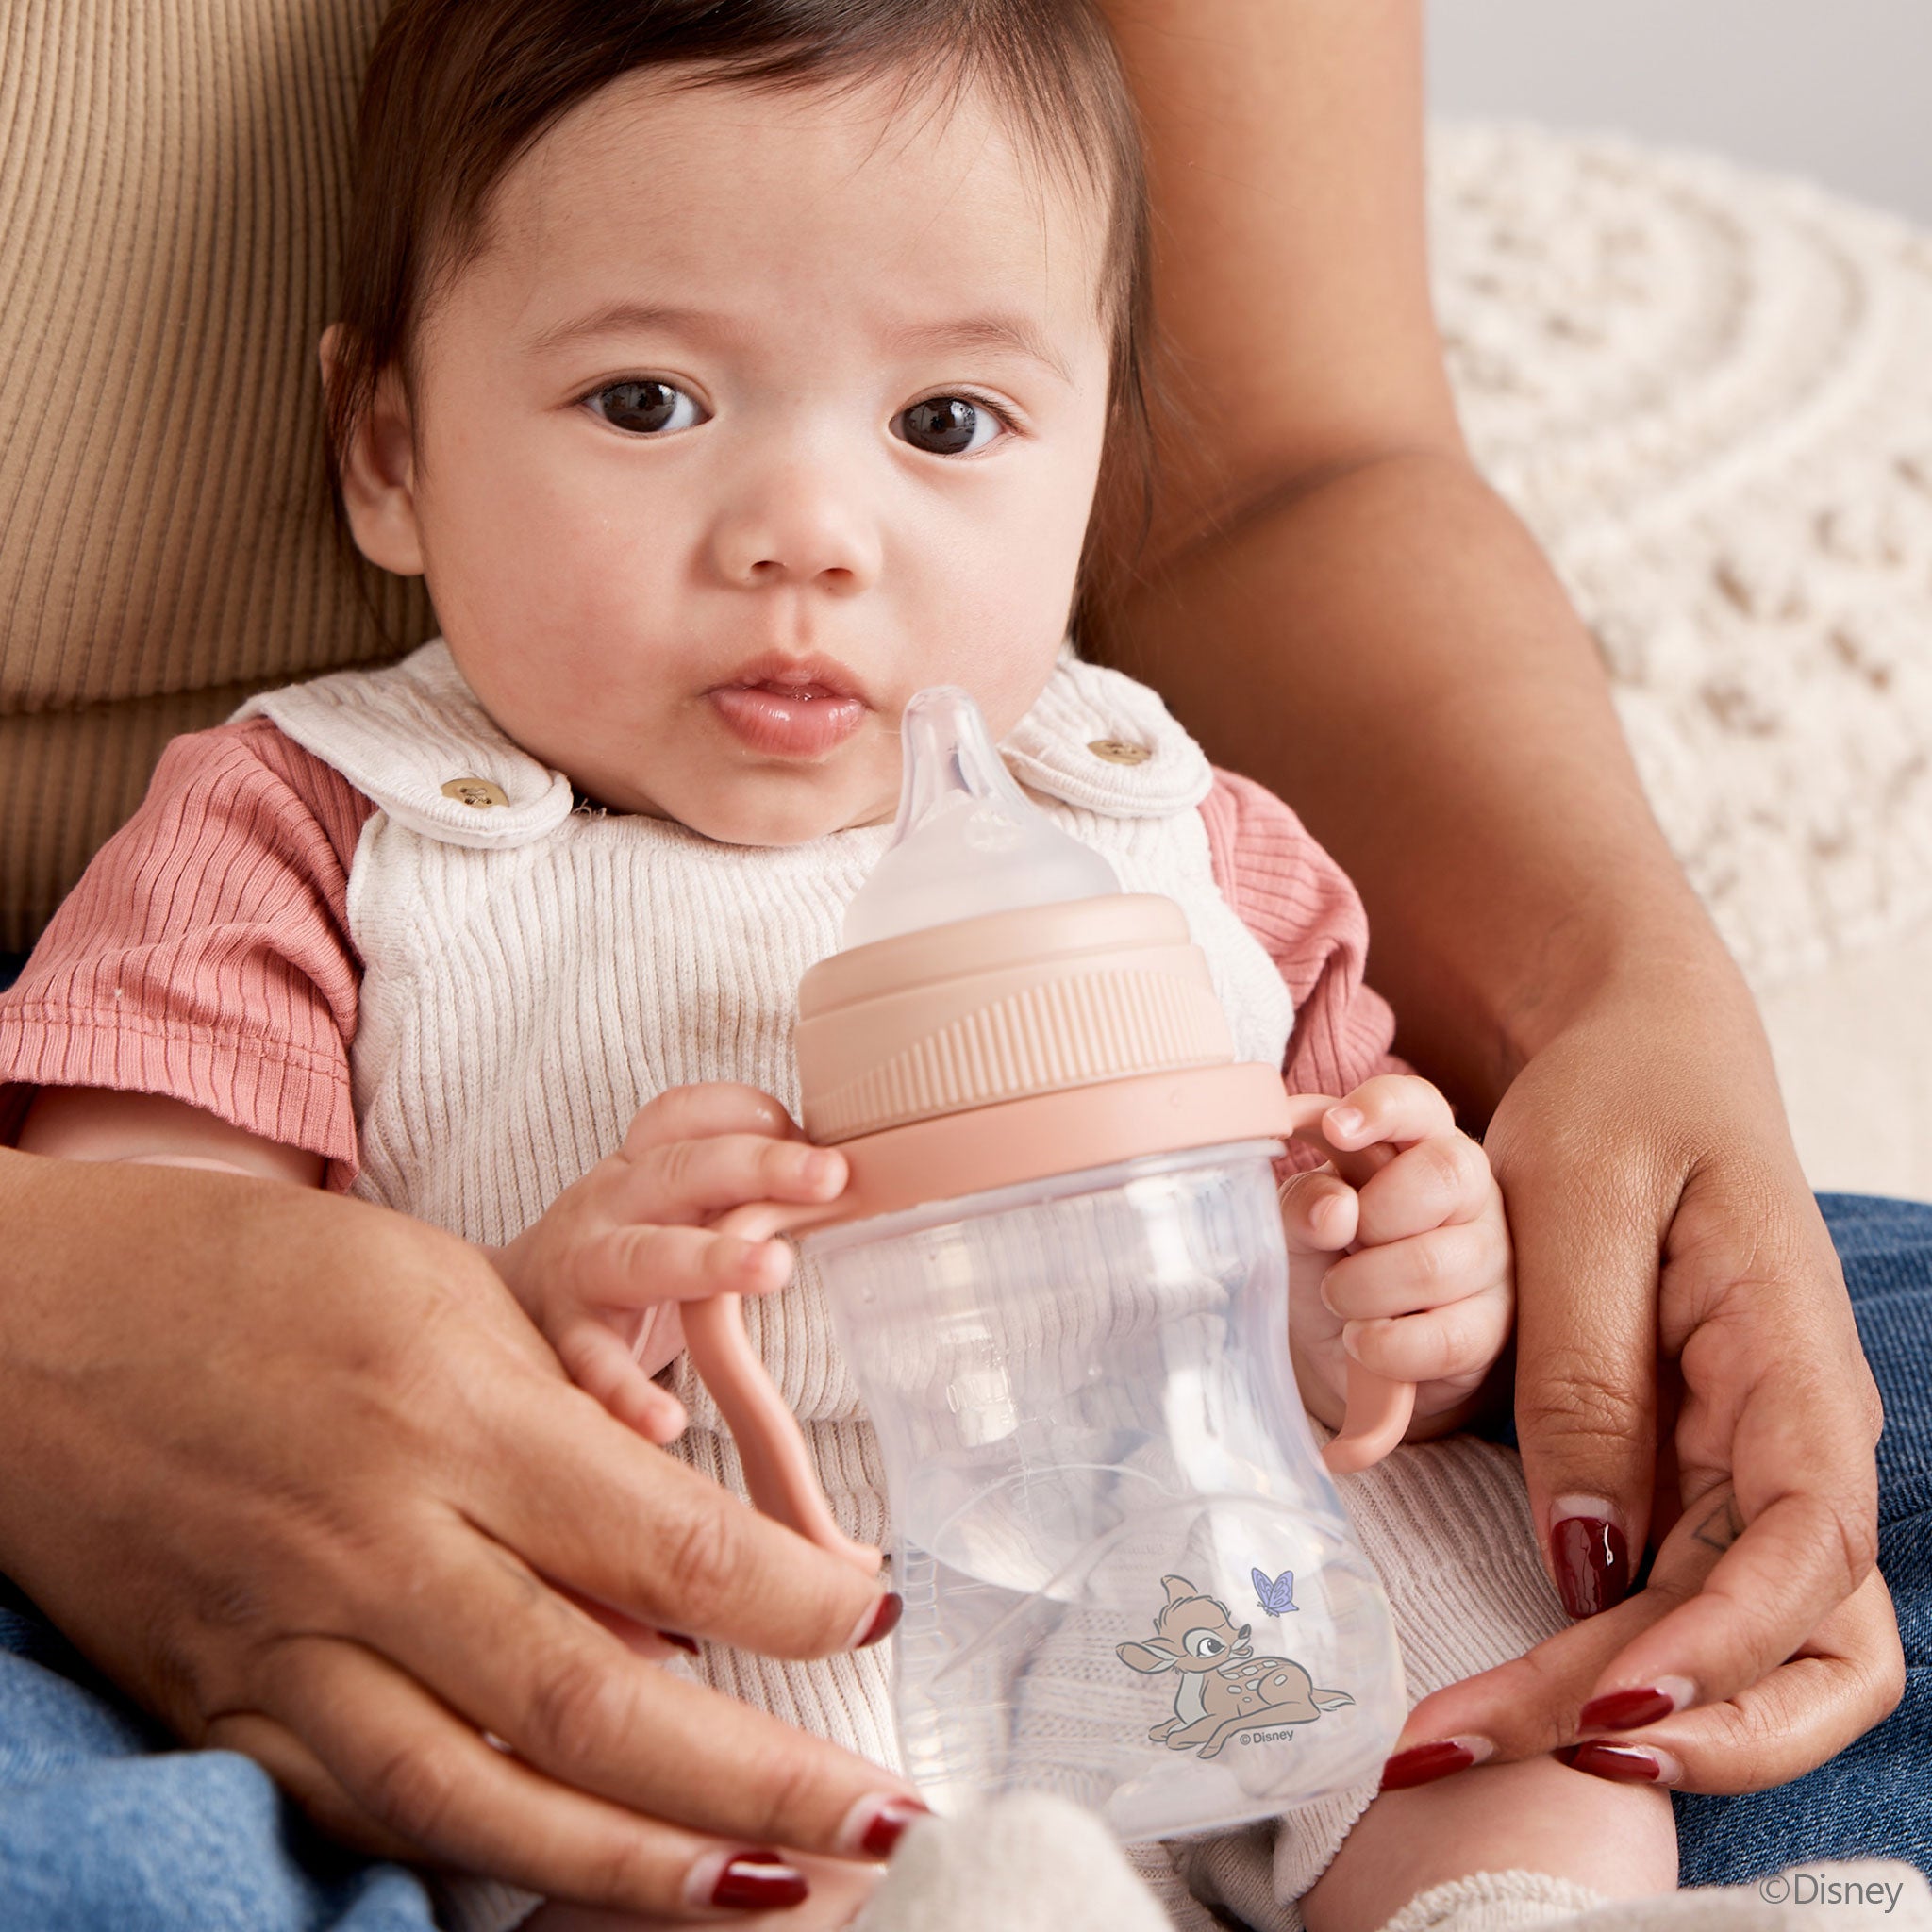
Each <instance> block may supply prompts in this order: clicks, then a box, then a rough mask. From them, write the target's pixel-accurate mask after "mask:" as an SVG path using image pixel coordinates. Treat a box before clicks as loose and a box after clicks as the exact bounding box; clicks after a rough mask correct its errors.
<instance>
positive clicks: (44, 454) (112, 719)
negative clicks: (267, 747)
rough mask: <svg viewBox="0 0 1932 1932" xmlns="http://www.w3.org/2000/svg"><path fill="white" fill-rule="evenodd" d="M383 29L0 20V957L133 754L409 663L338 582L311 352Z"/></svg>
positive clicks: (307, 22) (95, 18) (209, 10)
mask: <svg viewBox="0 0 1932 1932" xmlns="http://www.w3.org/2000/svg"><path fill="white" fill-rule="evenodd" d="M383 10H384V8H383V0H7V4H5V5H0V950H5V949H8V948H20V947H25V945H27V944H29V943H30V942H31V941H32V939H33V937H34V935H35V934H36V933H37V932H38V931H39V929H40V927H41V926H42V924H45V922H46V919H47V917H48V915H49V914H50V913H51V912H52V911H53V909H54V907H55V906H56V904H57V903H58V900H59V898H60V895H61V894H62V893H63V892H64V891H66V890H67V888H68V887H69V886H70V885H72V884H73V882H74V880H75V878H76V877H78V875H79V874H80V871H81V868H82V867H83V866H84V865H85V863H86V862H87V859H88V858H89V856H90V855H91V854H92V851H93V850H94V848H95V847H96V846H97V845H98V844H99V843H100V841H102V840H103V839H104V838H105V837H106V836H107V835H108V832H109V831H111V830H112V829H113V827H114V826H115V825H116V824H119V823H120V822H121V820H123V819H124V818H125V817H126V815H127V813H128V812H129V811H130V810H131V809H132V808H133V807H134V804H135V803H136V801H137V800H138V799H139V798H140V796H141V792H142V789H143V787H144V786H145V785H146V783H147V778H148V774H149V772H150V771H151V770H152V768H153V765H154V761H155V759H156V758H157V757H158V754H159V751H160V747H161V745H162V744H163V743H164V742H165V741H166V740H167V739H168V738H169V737H170V736H171V735H172V734H174V733H175V732H177V731H185V730H192V729H195V728H198V727H199V726H201V725H204V724H212V723H214V722H216V721H218V720H219V719H221V718H223V717H225V715H226V714H227V713H228V712H229V711H231V710H233V709H234V708H235V707H236V706H237V705H238V704H239V703H240V702H241V701H242V698H243V697H245V696H246V695H247V694H248V692H249V691H253V690H256V689H258V688H260V687H261V686H264V685H269V684H275V683H280V682H283V681H286V680H287V679H288V678H289V677H291V676H294V675H302V674H305V673H308V672H313V671H321V670H325V669H328V668H331V667H334V666H338V665H343V664H349V663H354V662H360V661H366V660H369V659H372V658H383V657H387V656H389V655H391V646H390V645H389V643H388V642H386V641H385V639H384V635H383V631H384V628H385V627H386V628H387V629H388V630H389V631H390V633H391V635H392V636H394V637H396V638H398V639H399V640H401V641H408V642H414V641H419V640H420V639H421V638H423V637H426V636H427V635H429V634H430V631H431V629H432V625H431V623H430V620H429V616H428V611H427V606H426V603H425V600H424V599H423V597H422V595H421V592H420V590H419V589H418V588H417V587H415V586H406V585H403V584H400V583H395V582H390V583H386V584H385V585H384V587H383V588H382V590H381V591H380V592H379V598H380V606H379V608H381V609H382V616H383V624H382V625H378V624H377V623H376V622H375V619H374V618H373V617H372V616H371V615H370V613H369V612H368V610H367V609H366V608H364V607H363V605H362V604H361V602H360V600H359V598H358V591H357V587H356V584H355V581H354V579H353V576H352V575H351V574H350V573H349V572H348V571H347V570H346V568H345V567H344V566H343V565H342V564H341V562H340V561H339V559H338V558H337V556H336V554H335V551H334V548H333V539H332V535H331V530H330V524H329V514H328V501H327V493H326V490H325V484H324V481H323V468H322V437H321V384H320V380H319V377H318V375H317V374H316V366H315V344H316V340H317V338H318V337H319V335H320V334H321V331H322V329H323V327H324V325H325V323H326V322H327V321H328V319H329V315H330V310H331V307H332V304H333V302H334V298H335V287H336V273H337V262H338V257H339V253H340V246H339V238H340V235H341V226H342V219H343V205H344V198H345V193H346V187H347V179H348V153H349V142H350V136H351V130H352V126H353V123H354V116H355V106H356V97H357V93H358V88H359V85H360V79H361V70H362V65H363V62H364V60H365V58H366V57H367V54H368V50H369V47H370V44H371V42H373V40H374V38H375V29H376V26H377V24H378V22H379V21H380V19H381V16H382V13H383Z"/></svg>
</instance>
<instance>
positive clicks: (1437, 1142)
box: [1358, 1134, 1495, 1246]
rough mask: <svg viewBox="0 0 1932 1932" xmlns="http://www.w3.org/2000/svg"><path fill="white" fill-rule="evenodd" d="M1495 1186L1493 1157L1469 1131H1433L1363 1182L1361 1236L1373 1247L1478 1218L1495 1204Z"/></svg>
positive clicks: (1363, 1240) (1361, 1239) (1367, 1244)
mask: <svg viewBox="0 0 1932 1932" xmlns="http://www.w3.org/2000/svg"><path fill="white" fill-rule="evenodd" d="M1494 1188H1495V1182H1494V1180H1493V1179H1492V1177H1491V1174H1490V1163H1489V1158H1488V1157H1487V1156H1486V1155H1485V1154H1484V1153H1483V1150H1482V1149H1481V1148H1480V1147H1478V1146H1477V1145H1476V1144H1475V1142H1474V1141H1472V1140H1471V1139H1470V1138H1469V1136H1468V1135H1467V1134H1433V1135H1431V1136H1430V1137H1429V1138H1428V1139H1427V1140H1425V1141H1417V1142H1416V1143H1415V1144H1414V1145H1413V1146H1410V1147H1405V1148H1404V1149H1403V1150H1402V1152H1401V1153H1400V1154H1398V1155H1397V1156H1396V1157H1395V1158H1394V1159H1393V1160H1391V1161H1390V1162H1389V1163H1388V1164H1387V1166H1385V1167H1384V1168H1383V1169H1382V1171H1381V1172H1380V1173H1379V1174H1375V1175H1374V1176H1373V1177H1372V1178H1370V1179H1369V1180H1368V1181H1366V1182H1364V1183H1363V1185H1362V1188H1361V1197H1362V1209H1361V1227H1360V1232H1359V1236H1358V1238H1359V1240H1360V1241H1362V1243H1363V1245H1364V1246H1372V1245H1374V1244H1375V1243H1377V1242H1381V1241H1406V1240H1407V1238H1408V1237H1409V1236H1410V1235H1415V1234H1421V1233H1423V1232H1424V1230H1425V1229H1427V1228H1432V1227H1440V1226H1441V1224H1443V1223H1444V1222H1465V1221H1474V1220H1476V1219H1477V1218H1478V1217H1480V1216H1481V1215H1483V1214H1484V1213H1486V1212H1487V1211H1488V1210H1489V1208H1491V1203H1492V1198H1493V1191H1494Z"/></svg>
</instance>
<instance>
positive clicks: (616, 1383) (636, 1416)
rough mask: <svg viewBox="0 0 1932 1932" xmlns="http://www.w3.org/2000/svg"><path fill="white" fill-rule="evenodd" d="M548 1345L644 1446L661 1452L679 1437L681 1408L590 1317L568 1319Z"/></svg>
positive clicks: (622, 1345)
mask: <svg viewBox="0 0 1932 1932" xmlns="http://www.w3.org/2000/svg"><path fill="white" fill-rule="evenodd" d="M550 1345H551V1347H552V1348H554V1349H555V1350H556V1351H557V1358H558V1361H560V1362H561V1363H562V1364H563V1367H564V1373H565V1374H567V1375H569V1377H570V1378H571V1380H572V1381H573V1382H575V1384H576V1385H577V1387H578V1388H579V1389H581V1390H582V1391H584V1392H585V1394H587V1395H593V1396H595V1397H596V1399H597V1400H598V1401H599V1402H601V1403H602V1404H603V1405H604V1407H606V1408H608V1410H609V1411H610V1413H611V1414H612V1415H614V1416H615V1417H616V1418H617V1420H618V1421H619V1422H621V1423H622V1424H624V1425H625V1427H626V1428H630V1429H635V1430H636V1431H637V1432H638V1434H639V1435H641V1437H643V1439H644V1440H645V1441H647V1442H656V1443H658V1444H659V1445H660V1446H661V1445H662V1444H663V1443H666V1442H669V1441H675V1439H676V1437H677V1436H679V1435H680V1434H681V1433H682V1432H683V1429H684V1425H685V1423H686V1422H687V1421H688V1420H689V1418H688V1417H687V1416H686V1415H685V1412H684V1405H683V1403H681V1402H680V1401H678V1399H677V1397H676V1396H675V1395H674V1394H672V1392H671V1391H670V1390H668V1389H660V1388H659V1387H658V1385H657V1383H655V1382H654V1381H652V1380H651V1378H650V1376H649V1375H647V1374H645V1373H644V1370H643V1367H642V1365H641V1363H640V1362H639V1361H638V1359H637V1357H635V1356H634V1355H633V1354H632V1353H631V1351H630V1349H629V1348H627V1347H626V1346H625V1341H624V1339H623V1337H622V1336H620V1335H619V1334H618V1333H617V1331H616V1330H615V1329H614V1328H612V1327H611V1326H610V1325H609V1324H608V1323H607V1322H600V1321H599V1320H598V1319H597V1317H596V1316H594V1315H592V1314H590V1313H588V1312H585V1313H581V1314H577V1315H575V1316H572V1317H571V1318H570V1319H569V1320H568V1321H567V1322H566V1323H565V1324H564V1325H563V1326H562V1327H561V1328H560V1329H559V1330H558V1333H557V1334H556V1335H555V1336H553V1337H552V1338H551V1342H550Z"/></svg>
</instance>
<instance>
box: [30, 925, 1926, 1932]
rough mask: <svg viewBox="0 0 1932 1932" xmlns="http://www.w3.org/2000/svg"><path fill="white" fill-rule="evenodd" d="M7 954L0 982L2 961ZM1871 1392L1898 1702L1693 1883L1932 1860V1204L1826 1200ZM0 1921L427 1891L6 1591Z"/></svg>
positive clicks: (1748, 1816) (391, 1902) (247, 1910)
mask: <svg viewBox="0 0 1932 1932" xmlns="http://www.w3.org/2000/svg"><path fill="white" fill-rule="evenodd" d="M7 976H8V975H7V973H6V962H5V961H4V960H0V984H4V983H5V982H6V978H7ZM1821 1203H1822V1206H1823V1208H1824V1215H1825V1219H1826V1221H1827V1222H1828V1223H1829V1224H1830V1227H1831V1231H1832V1237H1833V1239H1834V1240H1835V1241H1837V1243H1838V1248H1839V1253H1840V1256H1841V1257H1843V1260H1844V1266H1845V1277H1846V1279H1847V1281H1848V1282H1849V1283H1850V1286H1851V1291H1852V1300H1853V1305H1854V1307H1856V1309H1857V1317H1858V1327H1859V1332H1860V1334H1861V1335H1862V1336H1863V1338H1864V1343H1865V1352H1866V1355H1867V1357H1869V1359H1870V1361H1871V1363H1872V1372H1873V1374H1874V1375H1875V1376H1876V1378H1877V1381H1878V1387H1879V1390H1880V1391H1881V1393H1882V1394H1883V1395H1884V1398H1885V1435H1884V1438H1883V1440H1882V1441H1880V1443H1879V1445H1878V1479H1879V1513H1880V1524H1881V1528H1880V1544H1879V1556H1878V1562H1879V1568H1880V1569H1881V1570H1882V1571H1883V1572H1884V1574H1885V1579H1886V1582H1887V1583H1888V1584H1889V1585H1890V1589H1891V1593H1892V1597H1893V1600H1894V1601H1895V1602H1896V1604H1897V1606H1898V1619H1899V1627H1900V1630H1901V1633H1902V1634H1903V1637H1904V1640H1905V1653H1906V1666H1907V1685H1906V1693H1905V1698H1904V1701H1903V1702H1902V1703H1901V1704H1900V1706H1899V1707H1898V1709H1897V1710H1895V1711H1894V1712H1893V1713H1892V1714H1891V1716H1890V1718H1888V1719H1887V1720H1886V1721H1885V1723H1884V1724H1880V1725H1879V1726H1878V1727H1877V1728H1876V1729H1875V1730H1873V1731H1871V1732H1868V1733H1867V1734H1866V1735H1865V1736H1864V1737H1862V1738H1860V1739H1859V1740H1857V1742H1856V1743H1853V1744H1851V1745H1849V1746H1848V1747H1847V1748H1846V1749H1845V1750H1843V1751H1841V1752H1840V1753H1839V1755H1838V1756H1837V1757H1834V1758H1833V1759H1832V1760H1831V1761H1830V1763H1828V1764H1824V1765H1821V1766H1820V1767H1819V1768H1818V1769H1817V1770H1816V1771H1814V1772H1812V1773H1810V1774H1808V1775H1807V1776H1805V1777H1802V1778H1799V1779H1798V1780H1796V1782H1795V1783H1792V1784H1789V1785H1784V1786H1782V1787H1780V1788H1779V1789H1778V1790H1771V1791H1758V1792H1755V1793H1752V1794H1750V1795H1747V1796H1744V1797H1737V1798H1704V1797H1682V1796H1680V1797H1678V1798H1677V1800H1676V1811H1677V1829H1678V1836H1679V1839H1680V1841H1681V1846H1682V1860H1683V1882H1684V1883H1685V1884H1687V1885H1714V1884H1736V1883H1741V1882H1743V1881H1746V1880H1749V1879H1752V1878H1756V1877H1758V1876H1760V1875H1762V1874H1765V1873H1767V1872H1774V1871H1776V1870H1778V1869H1779V1868H1780V1867H1782V1866H1787V1865H1796V1864H1800V1863H1803V1862H1806V1861H1807V1860H1810V1859H1815V1858H1843V1857H1857V1856H1859V1855H1861V1854H1878V1855H1883V1856H1886V1857H1898V1858H1907V1859H1909V1860H1911V1861H1912V1862H1913V1863H1915V1864H1917V1865H1918V1866H1919V1867H1920V1868H1921V1869H1922V1870H1923V1871H1924V1872H1926V1873H1927V1874H1932V1661H1928V1657H1927V1648H1928V1641H1932V1390H1928V1384H1932V1206H1924V1205H1920V1204H1916V1203H1912V1202H1906V1201H1880V1200H1868V1199H1865V1198H1863V1197H1861V1196H1857V1195H1849V1194H1827V1195H1824V1196H1822V1197H1821ZM0 1922H4V1923H6V1924H21V1925H33V1926H35V1927H37V1928H42V1932H101V1928H106V1927H113V1928H115V1932H176V1928H179V1932H227V1928H230V1927H232V1928H235V1932H324V1928H338V1932H394V1928H403V1927H408V1928H412V1932H417V1928H422V1927H425V1926H428V1925H429V1924H432V1919H431V1907H430V1903H429V1895H428V1893H427V1891H426V1890H425V1888H424V1886H423V1884H422V1883H421V1881H419V1880H418V1879H417V1878H416V1877H415V1876H414V1875H413V1874H410V1873H408V1872H406V1871H404V1870H402V1869H401V1868H400V1867H397V1866H394V1865H387V1864H374V1863H369V1862H366V1861H362V1860H358V1859H356V1858H353V1857H348V1856H346V1855H344V1854H342V1853H340V1852H336V1851H334V1850H332V1849H330V1848H329V1847H328V1846H326V1845H325V1844H324V1843H323V1842H322V1841H321V1840H319V1839H318V1838H317V1837H316V1836H315V1835H314V1834H313V1833H311V1832H309V1831H308V1828H307V1827H306V1826H305V1825H304V1824H302V1823H301V1821H300V1820H299V1818H297V1817H296V1816H295V1815H294V1814H293V1812H292V1811H291V1807H289V1806H288V1805H287V1804H286V1802H285V1801H283V1800H281V1799H279V1798H278V1797H277V1795H276V1792H275V1787H274V1786H273V1785H272V1784H271V1783H270V1781H269V1779H268V1777H267V1776H266V1774H264V1773H262V1772H261V1771H260V1770H259V1769H258V1767H257V1766H256V1765H255V1764H253V1763H252V1762H251V1761H250V1760H249V1759H247V1758H245V1757H237V1756H236V1755H234V1754H233V1753H231V1752H225V1751H182V1750H176V1749H171V1748H170V1747H169V1743H168V1740H167V1739H166V1738H165V1737H163V1736H162V1735H161V1734H160V1733H159V1732H158V1730H157V1729H156V1728H155V1726H154V1725H153V1724H151V1723H150V1722H149V1721H148V1720H146V1719H145V1718H143V1717H142V1716H141V1715H140V1714H139V1713H138V1712H137V1711H135V1710H134V1709H133V1708H132V1707H130V1706H129V1705H128V1704H127V1703H126V1701H125V1699H123V1698H122V1697H121V1696H119V1695H118V1694H117V1693H116V1692H115V1691H113V1690H112V1689H111V1688H110V1687H109V1686H108V1685H107V1684H106V1683H104V1682H103V1681H102V1680H100V1679H99V1678H98V1677H97V1676H95V1675H94V1674H92V1672H91V1671H90V1670H89V1669H88V1667H87V1666H86V1664H85V1663H84V1662H83V1661H82V1660H81V1659H80V1658H79V1657H76V1656H75V1654H74V1652H73V1651H72V1650H71V1649H69V1647H68V1646H67V1644H66V1643H65V1642H64V1641H62V1640H61V1639H60V1637H59V1636H58V1634H57V1633H56V1632H55V1631H54V1630H53V1629H51V1628H50V1627H49V1626H48V1624H46V1623H45V1621H44V1620H43V1619H42V1618H41V1617H40V1616H39V1615H38V1613H37V1612H36V1611H35V1610H34V1609H33V1607H32V1606H31V1605H29V1604H28V1603H26V1602H25V1599H23V1598H22V1597H20V1596H19V1595H18V1594H17V1593H16V1592H11V1591H4V1590H0Z"/></svg>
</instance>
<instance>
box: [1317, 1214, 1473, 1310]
mask: <svg viewBox="0 0 1932 1932" xmlns="http://www.w3.org/2000/svg"><path fill="white" fill-rule="evenodd" d="M1508 1273H1509V1241H1508V1237H1507V1235H1506V1234H1505V1232H1504V1230H1503V1226H1502V1221H1501V1217H1500V1216H1494V1215H1491V1216H1486V1217H1484V1218H1483V1219H1482V1220H1480V1221H1465V1222H1451V1223H1449V1224H1447V1225H1446V1226H1442V1227H1436V1228H1431V1229H1429V1230H1428V1231H1427V1232H1426V1233H1424V1234H1415V1235H1410V1236H1408V1237H1407V1239H1406V1240H1404V1241H1400V1242H1397V1243H1393V1244H1391V1245H1390V1246H1387V1247H1376V1248H1370V1247H1364V1248H1358V1249H1357V1251H1356V1252H1355V1253H1354V1254H1353V1255H1344V1256H1343V1257H1341V1260H1339V1261H1337V1262H1336V1263H1335V1264H1334V1265H1333V1266H1332V1267H1331V1268H1330V1269H1329V1270H1328V1272H1327V1274H1325V1275H1324V1276H1323V1278H1322V1299H1323V1301H1324V1303H1325V1304H1326V1305H1327V1306H1328V1307H1329V1309H1330V1310H1331V1311H1332V1312H1333V1313H1335V1314H1338V1315H1340V1316H1341V1317H1342V1318H1343V1319H1344V1320H1367V1319H1369V1318H1371V1317H1373V1316H1376V1315H1408V1314H1413V1313H1414V1312H1415V1311H1416V1310H1417V1309H1419V1308H1436V1307H1444V1306H1445V1305H1446V1304H1448V1303H1450V1302H1457V1301H1464V1300H1466V1299H1467V1298H1468V1297H1469V1296H1471V1295H1473V1294H1479V1293H1481V1292H1483V1291H1485V1290H1487V1289H1491V1288H1493V1287H1495V1285H1496V1284H1497V1283H1498V1282H1500V1281H1505V1280H1507V1278H1508Z"/></svg>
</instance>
